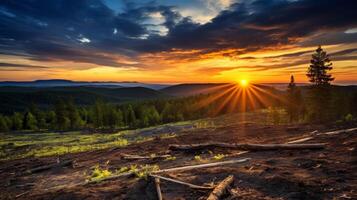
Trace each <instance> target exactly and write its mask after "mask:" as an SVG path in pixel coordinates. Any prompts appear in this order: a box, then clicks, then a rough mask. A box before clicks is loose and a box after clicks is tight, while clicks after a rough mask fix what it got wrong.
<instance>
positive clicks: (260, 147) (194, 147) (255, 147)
mask: <svg viewBox="0 0 357 200" xmlns="http://www.w3.org/2000/svg"><path fill="white" fill-rule="evenodd" d="M213 148H231V149H241V150H248V151H269V150H297V149H323V148H325V144H322V143H316V144H237V143H203V144H191V145H176V144H172V145H170V146H169V149H170V150H172V151H199V150H207V149H213Z"/></svg>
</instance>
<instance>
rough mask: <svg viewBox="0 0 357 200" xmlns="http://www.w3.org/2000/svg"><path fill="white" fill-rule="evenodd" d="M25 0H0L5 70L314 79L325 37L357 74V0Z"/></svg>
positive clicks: (335, 58)
mask: <svg viewBox="0 0 357 200" xmlns="http://www.w3.org/2000/svg"><path fill="white" fill-rule="evenodd" d="M27 1H28V0H20V1H2V2H1V3H0V26H1V29H0V30H1V32H0V59H1V61H0V72H1V73H0V80H34V79H48V78H60V79H73V80H87V81H91V80H93V81H142V82H157V83H180V82H190V83H194V82H230V83H235V82H237V80H243V79H244V80H249V82H251V83H272V82H287V81H288V80H289V77H290V75H294V76H295V78H296V81H297V82H307V79H306V77H305V74H306V69H307V67H308V66H309V62H310V58H311V54H312V53H313V51H314V50H315V49H316V47H317V46H318V45H322V47H323V48H324V49H325V50H326V51H327V52H328V53H329V54H330V55H331V60H332V63H333V66H334V70H333V73H334V76H335V77H336V81H335V83H342V84H348V83H357V79H356V77H357V64H356V63H357V62H356V61H357V31H356V27H357V14H356V12H355V10H356V9H357V3H356V1H353V0H346V1H344V3H343V4H342V3H341V1H338V0H332V1H323V0H299V1H290V0H272V1H262V0H249V1H240V0H219V1H217V0H215V1H211V0H209V1H203V0H196V1H186V0H183V1H175V0H173V1H162V0H156V1H150V0H147V1H146V0H143V1H130V2H128V1H112V0H91V1H84V0H78V1H66V0H65V1H53V2H50V3H49V2H43V1H31V2H27ZM24 5H28V6H24ZM316 8H321V9H316ZM272 10H273V11H274V12H273V14H272V13H271V11H272ZM320 10H324V11H323V12H322V11H321V12H320ZM342 10H343V13H344V14H343V15H341V14H340V13H341V12H337V11H342ZM45 11H46V12H45ZM312 11H314V12H312ZM301 13H304V14H303V15H302V14H301ZM252 95H253V94H252ZM247 98H248V97H247Z"/></svg>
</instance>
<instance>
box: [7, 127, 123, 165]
mask: <svg viewBox="0 0 357 200" xmlns="http://www.w3.org/2000/svg"><path fill="white" fill-rule="evenodd" d="M124 136H125V134H124V133H122V132H120V133H115V134H81V133H80V132H66V133H21V134H19V133H13V134H0V139H1V140H0V160H12V159H18V158H26V157H44V156H53V155H63V154H67V153H77V152H84V151H91V150H98V149H106V148H113V147H122V146H126V145H128V144H129V141H128V140H127V139H125V137H124Z"/></svg>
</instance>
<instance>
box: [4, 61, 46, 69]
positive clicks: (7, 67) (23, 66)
mask: <svg viewBox="0 0 357 200" xmlns="http://www.w3.org/2000/svg"><path fill="white" fill-rule="evenodd" d="M9 68H28V69H46V68H48V67H46V66H40V65H26V64H13V63H4V62H0V69H9Z"/></svg>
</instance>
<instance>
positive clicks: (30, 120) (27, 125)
mask: <svg viewBox="0 0 357 200" xmlns="http://www.w3.org/2000/svg"><path fill="white" fill-rule="evenodd" d="M23 123H24V124H23V127H24V129H29V130H37V120H36V118H35V116H33V114H32V113H31V112H27V113H26V114H25V115H24V121H23Z"/></svg>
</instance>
